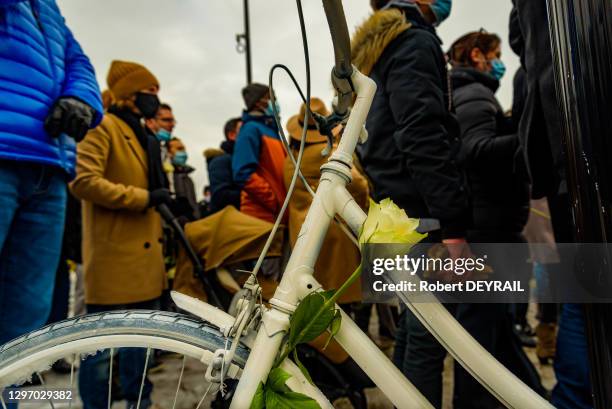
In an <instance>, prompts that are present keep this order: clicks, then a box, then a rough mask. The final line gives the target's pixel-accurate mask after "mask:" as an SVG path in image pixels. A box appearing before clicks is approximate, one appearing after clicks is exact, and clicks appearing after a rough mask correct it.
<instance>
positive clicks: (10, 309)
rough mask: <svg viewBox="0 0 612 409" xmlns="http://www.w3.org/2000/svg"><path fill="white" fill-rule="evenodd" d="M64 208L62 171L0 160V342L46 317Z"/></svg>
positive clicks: (41, 323)
mask: <svg viewBox="0 0 612 409" xmlns="http://www.w3.org/2000/svg"><path fill="white" fill-rule="evenodd" d="M65 212H66V174H65V173H64V172H63V171H62V170H61V169H59V168H56V167H53V166H47V165H40V164H36V163H26V162H13V161H0V249H1V250H0V251H1V253H0V345H1V344H4V343H5V342H8V341H10V340H11V339H13V338H16V337H19V336H20V335H23V334H25V333H28V332H30V331H33V330H35V329H37V328H40V327H41V326H42V325H44V324H45V322H47V318H48V317H49V311H50V309H51V297H52V294H53V286H54V281H55V273H56V271H57V266H58V263H59V258H60V251H61V245H62V236H63V232H64V218H65Z"/></svg>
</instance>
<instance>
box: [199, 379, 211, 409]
mask: <svg viewBox="0 0 612 409" xmlns="http://www.w3.org/2000/svg"><path fill="white" fill-rule="evenodd" d="M212 386H213V384H212V383H209V384H208V388H207V389H206V392H204V396H202V399H200V401H199V402H198V406H196V409H200V406H202V402H204V399H206V397H207V396H208V392H210V389H211V388H212Z"/></svg>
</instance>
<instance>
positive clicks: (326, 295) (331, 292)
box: [319, 290, 336, 301]
mask: <svg viewBox="0 0 612 409" xmlns="http://www.w3.org/2000/svg"><path fill="white" fill-rule="evenodd" d="M335 293H336V290H327V291H319V294H321V295H322V296H323V298H325V301H328V300H330V299H331V298H332V297H333V296H334V294H335Z"/></svg>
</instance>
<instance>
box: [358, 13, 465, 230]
mask: <svg viewBox="0 0 612 409" xmlns="http://www.w3.org/2000/svg"><path fill="white" fill-rule="evenodd" d="M381 13H388V14H381ZM402 22H403V23H404V24H402ZM405 23H406V19H405V17H404V16H403V15H402V14H401V13H399V11H397V10H394V9H390V10H384V11H378V12H376V13H374V15H373V16H372V17H371V18H370V19H369V20H367V21H366V22H365V23H364V25H363V26H361V27H360V28H359V29H358V31H357V33H356V35H355V37H354V38H353V45H352V48H353V57H354V61H355V62H356V65H357V68H359V69H360V70H361V71H362V72H364V73H366V74H369V76H370V77H371V78H372V79H373V80H374V81H375V82H376V84H377V86H378V89H377V91H376V95H375V97H374V101H373V104H372V108H371V110H370V114H369V115H368V119H367V123H366V127H367V130H368V133H369V138H368V141H367V142H366V143H365V144H363V145H361V146H360V147H359V148H358V151H357V152H358V155H359V159H360V162H361V164H362V166H363V168H364V170H365V172H366V174H367V176H368V177H369V179H370V181H371V182H372V184H373V188H374V191H373V196H374V198H375V199H376V200H381V199H384V198H386V197H390V198H391V199H392V200H393V201H394V202H395V203H396V204H398V205H399V206H400V207H402V208H404V209H405V210H406V213H407V214H408V215H409V216H410V217H417V218H424V217H433V218H437V219H439V220H440V223H441V225H442V233H443V237H463V235H464V234H465V230H466V228H467V226H468V224H469V217H470V211H469V208H468V200H467V194H466V191H465V188H464V182H463V177H462V175H461V173H460V171H459V169H458V167H457V166H456V164H455V161H454V153H453V145H455V144H456V143H457V142H458V130H457V125H456V122H455V120H454V118H453V117H452V116H451V114H450V113H449V110H448V105H449V103H448V102H449V101H448V93H447V75H446V68H445V59H444V55H443V53H442V50H441V48H440V44H441V43H440V40H439V38H438V37H437V36H436V34H435V32H434V30H433V28H431V27H430V26H427V25H425V24H421V23H420V22H417V21H410V23H411V25H410V26H409V27H407V26H406V24H405ZM388 39H391V41H390V42H388Z"/></svg>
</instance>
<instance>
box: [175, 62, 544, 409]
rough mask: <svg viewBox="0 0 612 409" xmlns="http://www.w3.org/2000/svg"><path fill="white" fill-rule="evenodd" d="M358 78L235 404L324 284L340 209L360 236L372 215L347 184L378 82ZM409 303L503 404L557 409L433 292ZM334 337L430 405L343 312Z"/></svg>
mask: <svg viewBox="0 0 612 409" xmlns="http://www.w3.org/2000/svg"><path fill="white" fill-rule="evenodd" d="M352 83H353V86H354V88H355V92H356V95H357V98H356V102H355V104H354V106H353V109H352V111H351V115H350V118H349V121H348V123H347V125H346V129H345V132H344V135H343V136H342V140H341V141H340V144H339V146H338V148H337V149H336V151H335V152H334V154H333V155H332V156H331V158H330V159H329V161H328V163H327V164H325V165H324V166H323V167H322V168H321V179H320V182H319V186H318V188H317V191H316V194H315V197H314V199H313V201H312V205H311V206H310V210H309V211H308V215H307V217H306V220H305V221H304V224H303V226H302V228H301V230H300V233H299V235H298V239H297V242H296V244H295V247H294V249H293V252H292V254H291V257H290V259H289V263H288V265H287V268H286V270H285V272H284V274H283V277H282V279H281V281H280V284H279V285H278V288H277V290H276V292H275V294H274V297H273V298H272V299H271V300H270V305H271V308H270V309H266V310H265V311H264V313H263V318H262V325H261V327H260V329H259V331H258V333H257V336H256V338H255V340H254V342H248V344H249V345H248V346H250V347H251V353H250V355H249V358H248V360H247V362H246V365H245V367H244V370H243V373H242V376H241V377H240V381H239V383H238V387H237V389H236V392H235V396H234V398H233V400H232V404H231V408H232V409H244V408H248V407H249V406H250V404H251V401H252V399H253V396H254V395H255V392H256V390H257V387H258V385H259V383H260V382H265V380H266V378H267V376H268V373H269V372H270V370H271V368H272V366H273V363H274V360H275V359H276V357H277V355H278V353H279V350H280V348H281V343H282V340H283V337H284V335H285V334H286V333H287V331H288V329H289V318H290V316H291V314H292V312H293V311H294V310H295V308H296V306H297V305H298V304H299V302H300V300H302V299H303V298H304V297H305V296H307V295H308V294H309V293H311V292H312V291H315V290H317V289H320V288H321V286H320V284H319V283H318V282H317V281H316V280H315V279H314V278H313V271H314V265H315V262H316V260H317V257H318V255H319V252H320V249H321V245H322V243H323V240H324V238H325V235H326V233H327V230H328V228H329V225H330V223H331V222H332V220H333V218H334V215H335V214H338V215H340V216H341V217H342V219H343V220H344V221H345V222H346V223H347V224H348V226H349V227H350V228H351V230H353V231H354V232H355V233H356V234H358V232H359V230H360V228H361V226H362V224H363V223H364V221H365V219H366V214H365V213H364V212H363V210H362V209H361V208H360V207H359V205H357V203H356V202H355V200H354V199H353V197H352V196H351V195H350V194H349V192H348V191H347V190H346V185H347V183H348V182H349V181H350V180H351V166H352V157H353V152H354V151H355V148H356V145H357V143H358V141H359V140H360V138H361V137H362V136H365V135H366V134H365V130H364V124H365V120H366V117H367V115H368V112H369V109H370V105H371V103H372V100H373V98H374V93H375V92H376V84H375V83H374V81H372V80H371V79H370V78H368V77H366V76H365V75H363V74H361V73H360V72H359V71H357V70H356V69H355V70H354V73H353V75H352ZM338 263H339V264H341V263H342V260H341V259H338ZM420 296H422V294H420ZM196 303H197V304H201V303H199V302H196ZM181 304H182V305H181ZM406 305H407V306H408V308H410V310H411V311H412V312H413V313H414V315H415V316H416V317H418V319H419V320H420V321H421V323H422V324H423V325H424V326H425V327H426V328H427V329H428V330H429V331H430V332H431V333H432V334H433V335H434V336H435V337H436V339H437V340H438V341H439V342H440V343H441V345H443V346H444V347H445V348H446V350H447V351H448V352H449V353H450V354H451V355H452V356H453V357H454V358H455V360H457V361H458V362H459V363H460V364H461V365H462V366H463V367H464V368H466V369H467V370H468V371H469V372H470V373H471V374H472V376H474V377H475V378H476V379H477V380H478V381H479V382H480V383H481V384H482V385H484V386H485V387H486V388H487V389H488V390H489V391H490V392H491V393H492V394H493V395H494V396H496V397H497V398H498V399H499V400H500V401H501V402H502V403H503V404H504V405H506V406H507V407H509V408H517V409H527V408H529V409H536V408H552V406H551V405H550V404H549V403H548V402H547V401H546V400H544V399H543V398H542V397H540V396H539V395H538V394H537V393H535V392H534V391H533V390H532V389H530V388H529V387H528V386H526V385H525V384H524V383H523V382H521V381H520V380H519V379H518V378H517V377H516V376H515V375H514V374H512V373H511V372H510V371H509V370H508V369H507V368H505V367H504V366H503V365H502V364H500V363H499V362H498V361H497V360H496V359H495V358H494V357H493V356H492V355H491V354H490V353H489V352H487V351H486V350H485V349H484V348H483V347H482V346H481V345H480V344H479V343H478V342H477V341H476V340H475V339H474V338H472V336H470V334H468V333H467V331H466V330H465V329H464V328H463V327H462V326H461V325H460V324H459V323H458V322H457V321H456V320H455V318H454V317H453V316H452V315H451V314H450V313H449V312H448V311H447V310H446V308H444V306H443V305H442V304H440V303H439V302H438V301H437V299H436V298H435V297H434V296H433V295H431V302H427V303H423V302H419V303H410V302H407V303H406ZM179 306H181V307H187V309H189V310H191V311H192V312H194V313H195V314H197V315H199V316H200V317H202V318H203V319H205V320H209V321H211V322H212V323H214V324H216V325H218V326H220V327H227V326H228V325H231V324H232V322H233V320H234V318H233V317H231V316H229V315H227V314H225V313H222V312H220V311H219V310H216V309H215V308H212V307H208V306H204V305H199V306H197V305H193V306H191V307H189V306H188V305H186V303H185V302H182V303H181V302H179ZM215 310H216V311H215ZM335 339H336V340H337V341H338V342H339V343H340V345H341V346H342V347H343V348H344V349H345V350H346V352H347V353H348V354H349V355H350V356H351V357H352V358H353V359H354V360H355V362H357V364H358V365H359V366H360V367H361V368H362V369H363V371H364V372H365V373H366V374H367V375H368V376H369V377H370V379H372V381H374V383H375V384H376V385H377V386H378V387H379V388H380V389H381V391H382V392H383V393H384V394H385V395H386V396H387V397H388V398H389V399H390V400H391V401H392V402H393V404H394V405H395V406H396V407H398V408H418V409H421V408H431V407H432V406H431V404H430V403H429V402H428V401H427V399H426V398H425V397H424V396H423V395H422V394H421V393H420V392H419V391H418V390H417V389H416V388H415V387H414V385H412V383H410V381H408V380H407V379H406V378H405V377H404V375H403V374H402V373H401V372H400V371H399V370H398V369H397V368H396V367H395V366H394V365H393V363H391V361H389V359H388V358H387V357H386V356H385V355H384V353H383V352H382V351H381V350H380V349H379V348H378V347H377V346H376V344H374V343H373V342H372V341H371V340H370V338H369V337H368V336H367V335H366V334H364V333H363V332H362V331H361V330H360V329H359V327H358V326H357V325H356V324H355V323H354V322H353V321H352V320H351V318H350V317H349V316H347V315H346V314H344V313H342V325H341V327H340V331H339V332H338V334H337V335H336V336H335ZM286 361H287V362H285V363H283V367H284V368H285V369H287V370H288V371H289V372H290V373H292V374H293V375H294V377H295V379H293V378H292V379H290V382H289V386H290V387H291V388H293V389H294V390H296V391H299V392H302V393H305V394H306V395H308V396H310V397H312V398H313V399H315V400H317V401H318V402H319V404H320V405H321V407H323V408H332V406H331V404H330V403H329V401H327V399H325V397H324V396H323V395H322V394H321V392H320V391H318V389H316V388H314V387H313V386H312V385H310V384H309V383H308V381H306V380H305V378H304V377H303V376H302V374H301V372H300V371H299V369H297V368H296V367H295V365H293V363H292V362H291V361H289V360H288V359H287V360H286ZM292 380H293V381H292Z"/></svg>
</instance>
